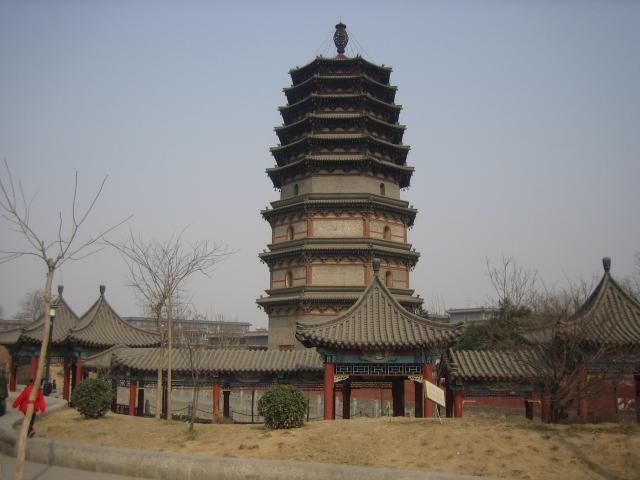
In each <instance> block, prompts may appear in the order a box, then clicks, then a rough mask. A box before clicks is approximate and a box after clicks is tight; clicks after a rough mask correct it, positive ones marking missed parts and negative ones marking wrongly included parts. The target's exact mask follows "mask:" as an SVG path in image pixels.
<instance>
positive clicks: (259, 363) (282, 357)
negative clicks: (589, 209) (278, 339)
mask: <svg viewBox="0 0 640 480" xmlns="http://www.w3.org/2000/svg"><path fill="white" fill-rule="evenodd" d="M159 355H160V350H159V349H158V348H123V347H114V348H112V349H109V350H107V351H105V352H101V353H99V354H97V355H94V356H93V357H89V358H87V359H86V361H85V362H84V365H85V366H87V367H89V368H103V367H104V366H105V365H108V364H112V365H117V366H121V367H125V368H131V369H133V370H140V371H155V370H156V369H157V368H158V359H159ZM195 359H196V368H197V369H198V370H199V371H201V372H211V373H244V372H264V373H287V372H316V371H318V372H319V371H322V368H323V367H322V361H321V358H320V355H319V354H318V352H316V350H315V349H313V350H308V349H307V350H291V351H280V350H243V349H200V350H198V351H197V353H196V355H195ZM166 368H167V354H166V351H165V355H164V369H165V370H166ZM173 370H174V371H176V372H186V371H189V370H190V362H189V356H188V352H187V350H186V349H184V348H177V349H174V351H173Z"/></svg>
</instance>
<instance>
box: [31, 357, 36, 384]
mask: <svg viewBox="0 0 640 480" xmlns="http://www.w3.org/2000/svg"><path fill="white" fill-rule="evenodd" d="M37 373H38V357H37V356H33V357H31V380H35V379H36V375H37Z"/></svg>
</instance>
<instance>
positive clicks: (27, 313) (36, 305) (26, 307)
mask: <svg viewBox="0 0 640 480" xmlns="http://www.w3.org/2000/svg"><path fill="white" fill-rule="evenodd" d="M42 297H43V294H42V290H39V289H37V288H36V289H35V290H31V291H30V292H27V293H25V294H24V297H22V300H20V311H19V312H18V313H16V314H15V315H14V317H13V318H15V319H16V320H24V321H25V322H31V321H35V320H38V319H39V318H40V315H42V304H43V298H42Z"/></svg>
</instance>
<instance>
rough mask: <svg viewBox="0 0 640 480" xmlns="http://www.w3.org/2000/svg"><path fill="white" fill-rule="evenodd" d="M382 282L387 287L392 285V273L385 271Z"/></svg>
mask: <svg viewBox="0 0 640 480" xmlns="http://www.w3.org/2000/svg"><path fill="white" fill-rule="evenodd" d="M384 284H385V285H386V286H387V287H389V288H391V287H393V273H391V272H387V273H385V274H384Z"/></svg>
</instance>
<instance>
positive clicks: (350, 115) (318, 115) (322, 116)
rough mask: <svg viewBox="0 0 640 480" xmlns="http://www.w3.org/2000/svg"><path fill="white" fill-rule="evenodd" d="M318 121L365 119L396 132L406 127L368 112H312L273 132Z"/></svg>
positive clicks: (276, 128) (278, 127)
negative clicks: (311, 120)
mask: <svg viewBox="0 0 640 480" xmlns="http://www.w3.org/2000/svg"><path fill="white" fill-rule="evenodd" d="M314 118H315V119H318V120H345V119H346V120H355V119H360V118H365V119H367V120H372V121H374V122H376V123H380V124H382V125H384V126H386V127H390V128H393V129H396V130H406V128H407V126H406V125H404V124H402V123H398V122H396V123H391V122H387V121H385V120H382V119H380V118H376V117H374V116H373V115H371V114H370V113H369V112H344V113H322V112H314V113H308V114H306V115H305V116H304V117H302V118H301V119H300V120H296V121H295V122H291V123H289V124H286V125H279V126H277V127H275V128H274V130H276V131H279V130H285V129H287V128H289V127H295V126H297V125H300V124H302V123H304V122H306V121H309V120H310V119H314Z"/></svg>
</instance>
